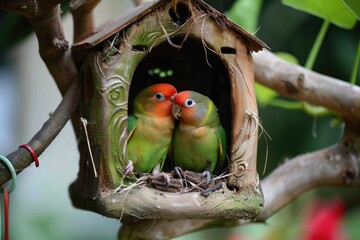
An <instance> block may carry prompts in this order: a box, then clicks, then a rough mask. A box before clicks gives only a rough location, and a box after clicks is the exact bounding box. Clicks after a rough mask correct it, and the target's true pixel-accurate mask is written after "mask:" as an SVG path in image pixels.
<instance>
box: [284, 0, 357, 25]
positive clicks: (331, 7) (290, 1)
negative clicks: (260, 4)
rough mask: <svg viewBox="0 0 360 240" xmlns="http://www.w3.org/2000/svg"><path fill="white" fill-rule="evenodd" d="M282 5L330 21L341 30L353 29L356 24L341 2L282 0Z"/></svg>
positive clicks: (339, 0)
mask: <svg viewBox="0 0 360 240" xmlns="http://www.w3.org/2000/svg"><path fill="white" fill-rule="evenodd" d="M356 1H359V0H356ZM282 3H283V4H285V5H287V6H290V7H292V8H295V9H297V10H299V11H303V12H306V13H309V14H312V15H315V16H317V17H320V18H322V19H325V20H328V21H330V22H331V23H333V24H335V25H337V26H338V27H341V28H345V29H352V28H353V27H354V26H355V24H356V17H355V16H354V14H353V13H352V12H351V11H350V10H349V9H348V8H347V7H346V6H345V5H344V3H343V2H342V1H341V0H282Z"/></svg>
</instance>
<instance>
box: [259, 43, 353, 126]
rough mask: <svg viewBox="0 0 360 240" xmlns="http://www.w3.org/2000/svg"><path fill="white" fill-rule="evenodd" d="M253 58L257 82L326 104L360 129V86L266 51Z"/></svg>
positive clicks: (301, 98)
mask: <svg viewBox="0 0 360 240" xmlns="http://www.w3.org/2000/svg"><path fill="white" fill-rule="evenodd" d="M253 58H254V63H255V79H256V81H257V82H259V83H261V84H264V85H265V86H267V87H269V88H272V89H274V90H275V91H277V92H278V93H280V94H282V95H285V96H288V97H290V98H294V99H297V100H303V101H306V102H309V103H311V104H314V105H319V106H323V107H326V108H328V109H330V110H331V111H333V112H335V113H337V114H339V115H341V116H342V117H343V118H344V121H345V122H346V124H347V126H348V127H349V128H351V129H353V130H356V131H357V132H360V124H359V122H360V87H358V86H355V85H352V84H350V83H347V82H344V81H341V80H339V79H335V78H332V77H329V76H325V75H322V74H319V73H316V72H314V71H310V70H307V69H305V68H303V67H301V66H298V65H294V64H291V63H288V62H285V61H283V60H281V59H280V58H278V57H276V56H275V55H274V54H273V53H271V52H269V51H266V50H264V51H262V52H259V53H254V54H253Z"/></svg>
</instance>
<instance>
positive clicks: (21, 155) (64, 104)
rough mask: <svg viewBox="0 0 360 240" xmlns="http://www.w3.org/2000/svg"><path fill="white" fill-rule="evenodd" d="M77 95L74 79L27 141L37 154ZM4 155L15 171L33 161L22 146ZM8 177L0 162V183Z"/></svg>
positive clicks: (67, 115)
mask: <svg viewBox="0 0 360 240" xmlns="http://www.w3.org/2000/svg"><path fill="white" fill-rule="evenodd" d="M79 96H80V81H79V80H77V79H76V80H75V81H74V82H73V84H72V86H71V87H70V89H69V91H68V92H67V93H66V95H65V96H64V98H63V99H62V101H61V103H60V104H59V106H58V107H57V108H56V110H55V111H54V113H53V114H52V115H51V117H50V118H49V119H48V120H47V121H46V122H45V123H44V125H43V126H42V128H41V129H40V130H39V132H37V133H36V134H35V136H34V137H33V138H32V139H31V140H30V142H29V143H28V144H29V145H30V146H31V147H32V149H33V150H34V151H35V153H36V154H37V156H39V155H40V154H42V153H43V152H44V150H45V149H46V148H47V147H48V146H49V144H50V143H51V142H52V141H53V140H54V139H55V137H56V136H57V135H58V134H59V132H60V131H61V129H62V128H63V127H64V126H65V124H66V123H67V121H68V120H69V119H70V117H71V114H72V113H73V112H74V110H75V109H76V106H77V104H78V102H79ZM6 157H7V158H8V159H9V160H10V161H11V163H12V164H13V166H14V168H15V170H16V172H17V173H20V172H21V171H22V170H24V169H25V168H26V167H28V166H29V165H30V164H31V163H32V162H33V159H32V157H31V155H30V153H29V152H28V151H27V150H26V149H24V148H19V149H18V150H16V151H14V152H13V153H11V154H9V155H7V156H6ZM9 179H10V174H9V170H8V169H7V168H6V167H5V166H4V165H2V164H1V167H0V185H2V184H4V183H5V182H6V181H8V180H9Z"/></svg>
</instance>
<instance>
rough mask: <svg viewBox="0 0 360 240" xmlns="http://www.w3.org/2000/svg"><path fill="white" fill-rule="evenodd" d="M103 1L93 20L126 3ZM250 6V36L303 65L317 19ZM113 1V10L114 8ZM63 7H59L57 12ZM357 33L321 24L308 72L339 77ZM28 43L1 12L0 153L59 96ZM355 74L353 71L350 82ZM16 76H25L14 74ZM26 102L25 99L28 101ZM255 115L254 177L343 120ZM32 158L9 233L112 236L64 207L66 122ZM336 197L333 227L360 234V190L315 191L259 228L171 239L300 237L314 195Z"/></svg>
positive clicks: (323, 142)
mask: <svg viewBox="0 0 360 240" xmlns="http://www.w3.org/2000/svg"><path fill="white" fill-rule="evenodd" d="M109 2H111V3H109ZM109 2H108V1H106V3H104V1H103V2H102V3H101V4H100V6H99V7H98V8H97V9H95V14H96V15H98V16H99V18H100V16H103V15H106V16H107V17H109V16H110V14H108V12H107V11H111V10H112V11H113V12H112V14H114V15H116V14H117V13H119V12H121V11H123V10H125V9H128V8H131V7H133V5H132V2H130V1H125V0H122V1H121V0H114V1H109ZM208 2H209V4H210V5H212V6H213V7H214V8H216V9H218V10H220V11H222V12H226V13H228V14H230V15H231V7H236V5H234V3H235V2H236V1H231V0H222V1H221V0H211V1H208ZM248 2H249V1H248ZM250 2H251V1H250ZM255 2H258V3H261V8H260V11H259V12H258V14H259V18H258V23H257V26H256V29H257V30H256V36H257V37H258V38H260V39H261V40H262V41H264V42H265V43H266V44H267V45H268V46H269V47H270V48H271V51H273V52H287V53H290V54H292V55H293V56H295V57H296V58H297V59H298V61H299V64H300V65H304V64H305V62H306V59H307V57H308V54H309V52H310V49H311V47H312V46H313V43H314V41H315V38H316V36H317V33H318V31H319V29H320V27H321V25H322V20H321V19H320V18H318V17H315V16H312V15H309V14H307V13H304V12H300V11H297V10H295V9H293V8H291V7H288V6H285V5H283V4H282V3H281V1H280V0H266V1H265V0H264V1H258V0H256V1H255V0H253V3H255ZM111 4H113V5H111ZM106 5H110V7H109V8H108V7H106ZM115 5H116V6H117V10H114V6H115ZM111 6H112V7H111ZM66 8H67V7H66V6H64V11H66ZM109 9H110V10H109ZM116 11H118V12H116ZM255 13H256V11H255ZM105 20H106V19H103V20H99V22H101V21H105ZM64 21H65V22H67V24H68V25H69V26H71V19H69V16H65V17H64ZM239 24H240V25H241V23H239ZM66 31H68V32H69V34H68V35H67V38H68V39H69V40H71V31H72V30H71V27H69V29H68V30H66ZM359 39H360V24H359V22H358V21H357V23H356V25H355V27H354V28H353V29H351V30H345V29H342V28H339V27H337V26H335V25H330V27H329V29H328V32H327V34H326V37H325V40H324V43H323V45H322V46H321V49H320V52H319V56H318V58H317V60H316V62H315V65H314V68H313V69H314V70H315V71H317V72H319V73H322V74H325V75H329V76H332V77H335V78H339V79H342V80H345V81H348V80H349V79H350V75H351V71H352V68H353V64H354V59H355V54H356V49H357V45H358V42H359ZM28 42H30V43H28ZM31 43H32V45H31V46H33V47H30V49H28V48H26V47H25V46H24V45H25V44H31ZM34 46H35V47H34ZM36 49H37V46H36V39H35V37H34V36H33V34H31V26H29V25H28V24H26V21H24V19H22V18H21V17H19V16H16V15H13V14H7V13H4V12H0V116H1V118H0V153H1V154H4V155H6V154H7V153H8V152H10V151H12V150H14V149H15V148H16V147H17V146H18V145H20V144H22V143H23V142H25V141H28V140H29V139H30V137H31V136H32V135H33V134H34V133H35V131H36V130H37V129H39V128H40V127H41V125H42V123H43V122H44V121H45V120H46V118H47V116H46V115H47V114H49V113H50V112H51V111H52V110H53V109H55V107H56V106H57V104H58V101H59V100H60V95H59V94H58V93H56V94H57V95H56V96H54V95H53V94H51V93H48V91H50V90H48V89H47V90H44V88H45V86H48V87H49V88H50V89H51V90H52V91H55V92H56V91H57V89H56V86H54V83H52V82H51V80H50V78H49V77H48V76H46V75H45V76H42V75H38V72H39V71H43V72H45V74H47V71H46V67H45V66H42V65H41V64H42V62H41V60H40V57H39V55H38V51H37V50H36ZM25 54H28V55H27V56H25ZM26 59H27V60H26ZM34 59H37V60H36V61H38V62H39V63H38V65H36V66H38V68H39V69H38V68H34V67H31V68H30V69H29V68H26V65H27V64H28V62H32V61H35V60H34ZM23 69H25V70H24V73H23V74H20V73H19V71H20V70H23ZM359 75H360V73H358V77H357V84H359ZM24 76H25V79H21V78H22V77H23V78H24ZM48 82H49V83H48ZM39 92H41V93H40V94H39ZM47 94H48V95H47ZM344 94H346V93H344ZM34 99H35V100H34ZM49 99H51V100H49ZM280 99H284V100H286V99H285V98H280ZM30 100H34V102H32V103H31V105H28V104H29V103H27V102H28V101H30ZM44 101H45V102H47V101H50V102H51V104H50V106H43V105H42V104H45V103H44ZM259 115H260V118H261V121H262V125H263V127H264V129H265V130H266V132H267V133H268V135H269V136H270V137H271V140H270V139H267V141H265V140H264V138H265V135H262V136H261V137H260V138H259V149H258V172H259V174H260V177H261V178H264V177H265V176H266V175H267V174H269V173H271V172H272V170H273V169H275V168H276V167H277V166H279V165H280V164H281V163H283V162H284V161H286V160H287V159H289V158H292V157H294V156H296V155H298V154H301V153H307V152H311V151H313V150H316V149H319V148H323V147H326V146H329V145H331V144H334V143H336V142H337V141H339V140H340V139H341V137H342V133H343V127H344V126H343V125H342V124H341V123H340V124H339V123H337V124H334V123H335V122H338V121H337V120H338V119H336V117H335V116H327V117H322V118H319V117H314V116H310V115H308V114H306V113H305V112H304V111H301V110H287V109H284V108H279V107H274V106H270V105H266V104H261V105H260V106H259ZM266 149H268V153H269V155H268V160H267V166H266V169H265V174H262V172H263V170H264V165H265V151H266ZM42 160H43V161H42ZM40 161H41V163H40V166H41V167H40V168H39V169H35V168H34V167H31V168H30V169H27V170H26V171H24V172H23V173H22V174H20V176H19V181H18V187H17V189H16V191H15V192H14V193H13V194H11V199H12V201H11V204H12V205H11V223H12V224H11V236H12V237H13V239H74V240H75V239H115V238H116V237H115V236H116V233H117V230H118V227H119V223H118V222H117V221H116V220H113V219H107V218H104V217H102V216H99V215H97V214H95V213H90V212H84V211H81V210H75V209H73V208H72V206H71V202H70V199H69V197H68V194H67V187H68V185H69V184H70V183H71V182H72V181H73V180H74V179H75V178H76V174H77V170H78V166H77V161H78V153H77V152H76V141H75V139H74V136H73V133H72V130H71V127H70V126H69V125H67V126H66V129H65V131H63V132H62V133H61V134H60V136H59V137H58V138H57V140H56V141H55V142H54V143H53V144H52V145H51V146H50V147H49V149H47V150H46V151H45V153H44V154H43V155H42V156H41V157H40ZM337 198H341V199H342V200H343V202H344V204H345V209H346V211H345V214H344V216H343V219H342V221H343V222H342V223H343V224H342V231H343V232H344V234H345V235H347V236H348V237H349V238H348V239H360V232H359V231H358V230H357V228H358V223H359V222H360V207H359V206H360V191H359V189H355V188H336V187H327V188H321V189H318V190H314V191H311V192H309V193H306V194H304V195H303V196H301V197H300V198H298V199H297V200H296V201H294V202H293V203H292V204H290V205H289V206H287V207H286V208H284V209H283V210H282V211H280V212H279V213H278V214H276V215H275V216H273V217H272V218H271V219H269V221H268V222H267V223H266V224H251V225H248V226H243V227H237V228H232V229H211V230H205V231H200V232H197V233H192V234H188V235H185V236H183V237H180V238H177V239H183V240H185V239H301V235H302V231H303V225H304V224H305V223H304V222H305V221H306V220H305V219H304V212H306V209H307V207H308V206H310V205H311V203H312V202H313V201H314V200H315V199H327V200H329V201H331V200H332V199H337ZM240 237H241V238H240Z"/></svg>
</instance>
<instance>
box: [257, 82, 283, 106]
mask: <svg viewBox="0 0 360 240" xmlns="http://www.w3.org/2000/svg"><path fill="white" fill-rule="evenodd" d="M255 92H256V98H257V100H258V102H259V104H261V105H264V106H266V105H267V104H268V103H269V102H270V101H272V100H273V99H274V98H276V96H278V93H277V92H275V91H274V90H272V89H270V88H268V87H265V86H264V85H261V84H259V83H255Z"/></svg>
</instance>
